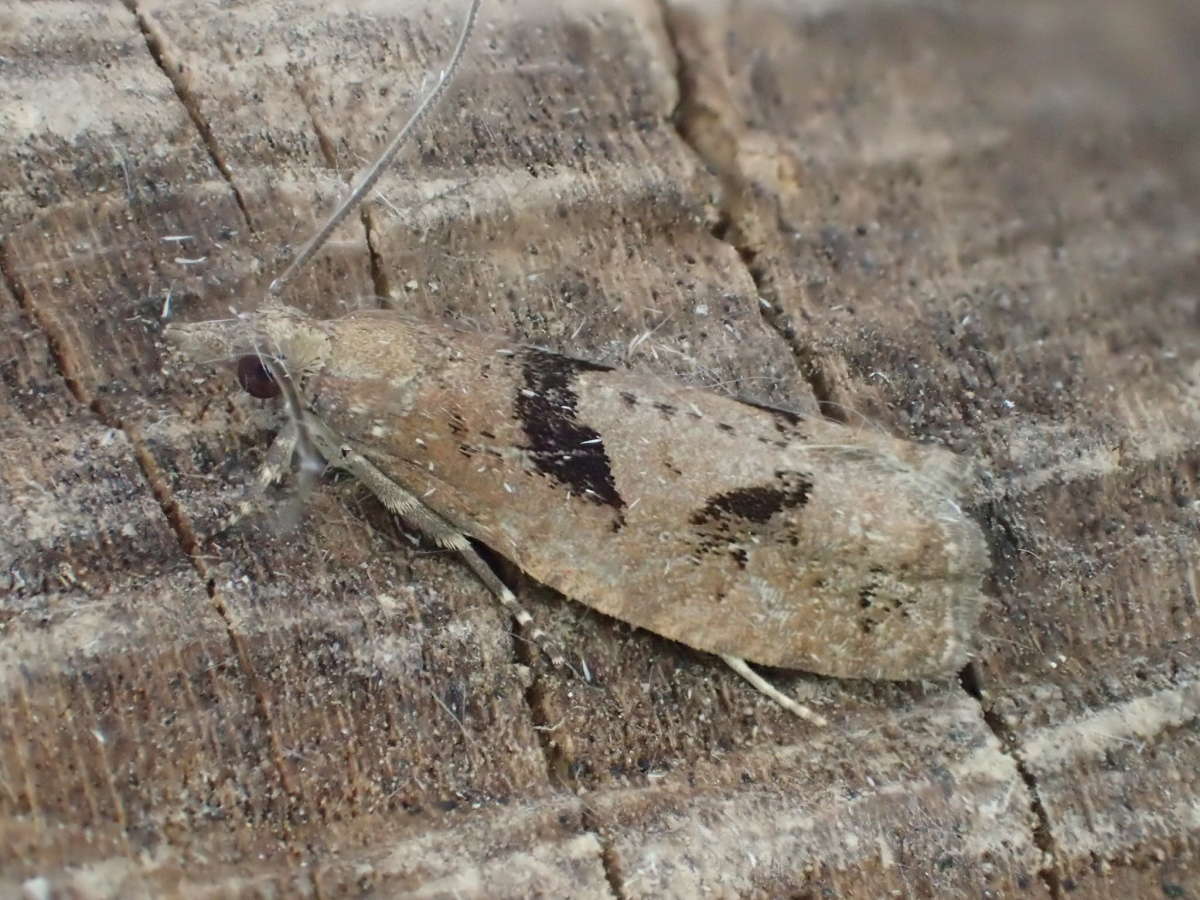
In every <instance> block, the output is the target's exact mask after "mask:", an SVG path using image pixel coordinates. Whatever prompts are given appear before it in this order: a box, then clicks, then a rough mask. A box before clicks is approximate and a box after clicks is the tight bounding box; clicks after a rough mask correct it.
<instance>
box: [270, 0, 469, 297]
mask: <svg viewBox="0 0 1200 900" xmlns="http://www.w3.org/2000/svg"><path fill="white" fill-rule="evenodd" d="M481 2H482V0H471V6H470V7H469V8H468V9H467V17H466V19H465V20H464V21H463V27H462V31H461V33H460V34H459V36H458V43H457V44H456V45H455V47H454V52H453V53H452V54H451V55H450V61H449V62H448V63H447V64H446V67H445V68H444V69H442V70H441V71H440V72H439V73H438V78H437V81H436V82H435V83H434V85H433V87H432V88H431V89H430V91H429V93H427V94H426V95H425V96H424V97H423V98H422V99H421V102H420V103H418V104H417V108H416V109H415V110H413V113H412V115H411V116H409V117H408V121H407V122H405V123H404V127H403V128H401V129H400V130H399V131H398V132H396V134H395V136H394V137H393V138H392V139H391V141H389V142H388V145H387V147H386V148H385V149H384V151H383V153H381V154H380V155H379V158H378V159H376V160H375V162H373V163H371V165H370V166H369V167H368V168H367V169H365V170H364V171H363V172H362V173H361V174H360V175H359V176H358V178H356V179H355V185H354V187H353V189H352V190H351V191H350V193H349V194H348V195H347V196H346V198H345V199H344V200H342V202H341V203H339V204H338V205H337V208H336V209H334V211H333V212H332V213H331V214H330V216H329V218H327V219H326V220H325V224H323V225H322V226H321V227H320V228H319V229H317V232H316V234H314V235H313V236H312V237H311V238H309V239H308V241H306V242H305V244H304V246H303V247H301V248H300V250H299V251H298V252H297V253H296V256H295V257H294V258H293V259H292V261H291V262H290V263H288V266H287V268H286V269H284V270H283V272H282V273H281V274H280V275H279V276H278V277H277V278H276V279H275V280H274V281H272V282H271V285H270V287H268V288H267V296H268V297H275V296H278V295H279V292H280V291H281V290H282V289H283V286H284V284H286V283H287V281H288V280H289V279H290V278H291V277H292V276H293V275H294V274H296V272H297V271H298V270H299V269H300V267H301V266H303V265H304V264H305V263H306V262H308V260H309V259H311V258H312V255H313V254H314V253H316V252H317V251H318V250H320V249H321V247H322V245H323V244H324V243H325V242H326V241H327V240H329V235H330V234H332V233H333V230H334V229H335V228H337V227H338V225H340V224H341V223H342V220H343V219H345V218H346V216H347V215H349V214H350V211H351V210H352V209H353V208H354V207H355V206H357V205H358V203H359V202H360V201H361V200H362V198H363V197H364V196H366V194H367V192H368V191H369V190H371V188H373V187H374V186H375V183H376V182H377V181H379V176H381V175H382V174H383V170H384V169H386V168H387V167H388V165H390V164H391V162H392V160H393V159H395V157H396V154H397V153H398V152H399V151H400V148H401V147H402V146H403V145H404V142H405V141H406V140H408V138H409V136H410V135H411V134H412V132H413V131H414V130H415V129H416V127H417V126H418V125H420V124H421V122H422V121H423V120H424V119H425V117H426V116H428V115H429V113H430V112H431V111H432V110H433V109H434V107H435V106H437V103H438V101H439V100H441V99H442V97H443V96H444V95H445V93H446V88H447V87H449V85H450V80H451V79H452V78H453V77H454V73H455V72H457V71H458V67H459V65H460V64H461V63H462V60H463V55H464V54H465V53H466V49H467V41H469V40H470V38H471V32H472V31H474V30H475V20H476V18H477V17H478V15H479V5H480V3H481Z"/></svg>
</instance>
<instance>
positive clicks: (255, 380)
mask: <svg viewBox="0 0 1200 900" xmlns="http://www.w3.org/2000/svg"><path fill="white" fill-rule="evenodd" d="M237 377H238V383H239V384H240V385H241V386H242V390H244V391H245V392H246V393H247V394H249V395H250V396H251V397H257V398H258V399H259V400H270V399H271V398H272V397H278V396H279V383H278V382H276V381H275V376H273V375H272V374H271V372H270V370H269V369H267V367H266V366H264V365H263V361H262V360H261V359H259V358H258V354H255V353H248V354H246V355H245V356H243V357H242V358H241V359H239V360H238V364H237Z"/></svg>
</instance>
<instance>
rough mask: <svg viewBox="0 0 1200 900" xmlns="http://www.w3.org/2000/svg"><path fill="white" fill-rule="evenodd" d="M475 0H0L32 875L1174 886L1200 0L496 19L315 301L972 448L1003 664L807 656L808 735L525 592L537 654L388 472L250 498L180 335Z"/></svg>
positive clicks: (852, 892)
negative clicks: (905, 680)
mask: <svg viewBox="0 0 1200 900" xmlns="http://www.w3.org/2000/svg"><path fill="white" fill-rule="evenodd" d="M461 13H462V10H461V9H459V5H458V4H447V3H444V2H440V0H439V2H437V3H433V4H415V3H408V2H403V3H395V4H376V3H371V2H363V3H355V4H350V3H343V4H338V5H334V6H328V5H320V4H315V3H305V2H260V3H254V2H251V3H246V4H238V5H234V6H228V7H218V6H213V5H203V6H193V5H189V4H182V3H178V2H157V3H155V2H146V3H136V2H133V0H130V2H129V3H127V4H125V5H120V4H112V3H71V4H64V3H54V2H44V3H33V2H11V3H9V4H7V5H5V6H3V7H0V274H2V278H0V317H2V320H0V321H2V323H3V328H2V329H0V423H2V424H3V425H4V428H3V430H2V431H0V444H2V445H3V446H2V448H0V458H2V459H3V460H4V464H3V466H0V616H2V621H3V631H2V632H0V672H2V673H3V690H4V696H3V698H2V700H0V885H2V887H0V891H3V892H4V893H5V894H17V893H18V892H19V891H20V890H22V889H24V890H25V891H26V893H27V894H28V895H30V896H40V895H42V893H39V892H45V891H51V892H60V893H63V894H66V893H71V892H73V895H75V896H89V897H108V896H114V897H115V896H122V897H126V896H138V895H143V896H161V895H164V894H171V895H183V896H199V895H214V894H216V895H222V896H224V895H230V896H241V895H259V894H280V893H282V894H289V895H290V894H302V895H303V894H311V895H318V896H339V895H342V894H350V893H376V894H380V895H385V896H394V895H409V894H411V895H415V896H457V897H462V896H480V897H483V896H488V897H496V896H534V895H541V896H556V897H558V896H581V897H588V896H596V897H605V896H627V897H638V896H655V897H659V896H678V897H691V896H699V895H701V894H704V895H708V896H818V895H833V896H883V895H886V894H889V893H890V894H895V895H899V896H909V895H914V896H958V895H971V896H978V895H981V894H988V895H992V896H1030V897H1034V896H1062V895H1065V894H1066V893H1068V892H1069V893H1071V896H1073V897H1110V896H1112V897H1118V896H1119V897H1126V896H1160V895H1164V896H1189V895H1190V893H1189V892H1190V891H1192V890H1194V889H1195V887H1196V885H1197V883H1200V863H1198V862H1197V853H1196V847H1197V835H1198V832H1200V819H1198V818H1197V816H1196V812H1195V810H1196V808H1197V797H1198V796H1200V783H1198V779H1197V776H1196V772H1197V771H1200V741H1198V740H1197V727H1196V725H1197V711H1198V709H1200V682H1198V679H1197V668H1198V666H1197V662H1196V660H1197V658H1198V649H1200V648H1198V638H1197V634H1196V632H1197V599H1196V581H1197V562H1196V561H1197V544H1198V540H1200V529H1198V525H1200V520H1198V514H1197V510H1198V509H1200V506H1198V505H1197V485H1196V480H1197V472H1198V469H1200V446H1198V441H1200V439H1198V438H1197V435H1200V427H1198V425H1200V293H1198V290H1197V285H1198V284H1200V149H1198V148H1200V140H1198V138H1200V135H1198V134H1197V131H1198V125H1197V122H1198V120H1197V118H1196V116H1195V103H1196V89H1195V87H1194V86H1195V84H1197V83H1198V82H1200V58H1198V57H1197V56H1196V54H1195V52H1194V47H1195V46H1197V45H1198V44H1200V15H1198V14H1197V13H1196V11H1195V10H1194V8H1193V7H1192V6H1191V5H1189V4H1186V3H1183V2H1178V0H1154V2H1150V3H1144V4H1137V5H1133V4H1123V3H1118V2H1116V0H1090V2H1086V3H1077V4H1067V3H1064V4H1045V3H1041V2H1033V0H1021V2H1015V3H1009V4H987V5H977V4H971V5H966V6H960V5H950V4H945V5H942V4H928V3H925V4H917V3H882V2H865V0H864V2H845V3H809V4H792V5H786V4H771V3H766V2H757V3H746V4H730V5H728V6H727V5H722V4H715V3H714V4H688V3H683V2H678V3H671V2H668V3H664V4H662V5H657V4H653V3H636V2H618V0H609V2H601V3H581V2H572V3H567V4H560V5H549V4H538V3H533V2H529V0H512V2H506V3H503V4H501V3H498V2H497V3H491V2H489V3H485V5H484V11H483V15H482V18H481V22H480V30H479V32H478V33H477V35H476V36H475V39H474V41H473V45H472V51H471V53H470V56H469V58H468V62H467V64H466V65H465V67H464V69H463V71H462V73H461V75H460V77H459V78H458V80H457V82H456V85H455V88H454V90H453V91H452V93H451V95H450V97H449V99H448V100H447V102H446V103H445V105H444V106H443V107H442V108H441V109H440V111H439V112H438V114H437V115H435V117H434V120H433V121H431V123H430V124H429V126H428V128H426V129H425V130H424V131H423V133H422V134H421V136H420V137H419V138H418V140H417V141H416V143H415V145H414V146H413V147H412V148H411V149H410V151H409V152H408V153H407V154H406V157H405V159H404V161H403V162H402V163H401V164H400V165H398V166H397V168H396V169H395V170H394V171H393V172H390V173H389V174H388V176H387V177H386V178H385V180H384V182H383V183H382V185H381V188H380V196H379V197H378V198H376V199H375V200H374V201H373V202H372V203H370V204H369V205H368V206H367V207H366V208H365V209H364V210H363V212H362V215H361V216H353V217H351V219H350V220H349V221H348V222H347V223H346V224H345V225H343V226H342V228H341V229H340V230H339V232H338V233H337V234H336V235H335V238H334V240H333V242H332V243H331V245H330V246H329V247H328V248H327V250H326V251H325V252H323V253H322V254H321V256H320V257H319V259H318V260H316V261H315V263H314V264H313V265H312V266H311V267H310V268H309V269H308V270H307V272H306V273H305V274H303V275H302V276H301V277H300V278H299V279H298V280H297V282H296V283H295V284H294V285H293V286H292V288H291V291H290V293H289V295H288V298H287V300H288V302H289V303H291V304H293V305H296V306H299V307H301V308H303V309H306V310H308V311H310V312H313V313H315V314H320V315H334V314H337V313H338V312H339V311H343V310H346V309H353V308H360V307H369V306H375V305H388V306H394V307H397V308H402V309H406V310H409V311H411V312H413V313H414V314H416V315H421V316H425V317H428V318H432V319H438V320H448V321H454V322H456V323H459V324H460V325H466V326H468V327H474V328H478V329H480V330H483V331H487V332H495V333H502V334H510V335H512V336H514V337H515V338H519V339H522V340H526V341H529V342H533V343H537V344H540V345H543V346H547V347H551V348H553V349H556V350H568V351H570V352H572V353H574V354H576V355H581V356H585V357H588V358H591V359H594V360H596V361H598V362H605V363H614V364H622V365H625V364H628V365H631V366H634V367H638V368H642V369H645V370H648V371H653V372H655V373H656V374H659V375H667V376H670V377H673V378H678V379H680V380H682V381H685V382H687V383H692V384H700V385H704V386H707V387H716V388H719V389H721V390H725V391H728V392H729V393H731V394H737V395H740V396H744V397H747V398H749V399H753V400H756V401H762V402H769V403H772V404H775V405H784V406H790V407H793V408H796V409H800V410H807V411H815V410H818V409H820V410H822V411H823V412H825V414H827V415H830V416H832V417H834V418H837V419H839V420H841V421H845V422H849V423H852V424H854V423H857V424H859V425H860V426H861V427H863V428H878V429H883V430H886V431H888V432H890V433H893V434H896V435H898V436H900V437H905V438H909V439H914V440H923V441H932V442H938V443H941V444H944V445H946V446H949V447H951V448H952V449H954V450H956V451H958V452H960V453H962V454H965V455H967V456H968V457H970V458H971V459H972V460H973V461H974V462H975V463H976V464H977V467H978V471H979V477H978V478H977V479H976V480H975V482H974V484H973V487H972V496H971V497H970V501H971V508H972V514H973V515H975V516H976V517H977V518H978V520H979V521H980V522H981V524H982V525H983V527H984V529H985V531H986V533H987V534H988V538H989V542H990V544H991V548H992V556H993V565H994V571H993V577H992V579H991V582H990V584H989V585H988V593H989V597H990V603H989V607H988V609H987V612H986V613H985V617H984V622H983V625H982V634H981V636H980V649H979V658H978V660H977V661H976V662H975V663H973V664H972V666H971V667H969V668H968V670H967V671H965V672H964V673H963V674H962V677H961V678H960V679H959V680H958V682H956V683H943V684H934V683H929V684H900V685H889V684H880V683H869V682H861V683H860V682H841V681H835V680H828V679H818V678H815V677H811V676H805V675H801V674H795V673H785V672H776V673H772V676H773V677H774V679H775V680H776V681H777V682H778V683H779V684H780V685H781V686H782V687H784V688H785V689H786V690H789V691H791V692H793V693H795V694H797V695H798V696H800V697H801V698H802V699H804V700H805V702H808V703H810V704H812V705H814V706H815V707H817V708H819V709H820V711H821V712H822V713H824V714H826V715H828V716H830V717H831V718H832V719H833V720H834V722H833V724H832V725H831V726H830V727H829V728H827V729H825V730H814V729H813V728H812V727H811V726H808V725H806V724H804V723H802V722H798V721H795V720H793V719H792V718H789V717H788V716H787V714H786V713H784V712H782V711H780V710H777V709H775V708H774V707H773V706H772V705H770V704H769V703H768V702H767V701H765V700H762V699H761V698H759V697H757V696H756V695H754V694H753V693H752V692H750V691H749V690H748V689H747V688H746V687H745V686H744V685H743V684H741V683H740V681H739V680H738V679H736V677H735V676H733V675H731V674H730V673H729V672H727V671H725V670H724V668H723V667H722V666H721V665H720V664H719V663H718V662H717V661H715V660H713V659H712V658H710V657H707V656H705V655H703V654H697V653H692V652H690V651H688V650H686V649H684V648H682V647H680V646H678V645H675V644H672V643H670V642H668V641H665V640H662V639H659V638H656V637H655V636H653V635H650V634H647V633H643V632H634V631H632V630H631V629H629V628H627V627H625V626H622V625H619V624H617V623H615V622H613V621H611V620H608V619H606V618H604V617H602V616H600V615H598V614H595V613H592V612H591V611H589V610H587V609H585V608H582V607H580V606H578V605H577V604H572V603H570V602H568V601H566V600H564V599H563V598H561V597H558V596H555V595H552V594H551V593H550V592H548V591H545V590H544V589H541V588H538V587H537V586H536V585H532V584H528V583H525V584H524V585H523V589H522V594H523V599H524V601H525V602H526V603H527V604H528V605H529V606H530V607H531V608H532V609H533V610H534V612H535V614H536V615H537V618H538V620H539V623H540V624H541V625H542V626H543V627H544V628H546V630H547V631H549V632H550V633H551V635H552V636H553V637H554V639H555V640H556V641H557V642H558V643H560V644H561V645H562V646H564V647H566V648H568V649H569V651H570V657H571V661H572V665H573V666H574V668H575V670H576V671H575V672H574V673H570V672H567V673H557V672H552V671H548V670H547V669H546V667H545V666H544V664H543V663H542V662H541V661H540V660H538V659H537V658H536V657H535V655H534V654H533V653H531V652H530V650H529V648H528V646H527V645H526V643H525V642H524V641H523V640H521V638H520V636H519V635H513V634H512V623H511V622H510V621H508V620H507V619H506V618H505V617H504V616H503V615H502V614H501V612H500V611H499V610H498V609H497V608H496V605H495V604H494V603H493V602H492V601H491V600H490V598H489V597H488V596H487V594H486V592H485V591H484V590H483V588H481V587H480V586H479V585H477V584H476V583H475V582H474V581H473V580H472V579H471V577H470V576H469V574H468V573H467V572H466V571H465V570H464V569H463V568H462V567H461V566H460V565H459V564H458V563H457V562H456V561H455V560H454V559H453V557H450V556H446V555H443V554H439V553H436V552H433V551H431V550H430V549H429V548H425V547H419V546H414V545H413V543H412V542H411V541H410V540H408V539H407V538H406V537H405V536H403V535H400V534H398V533H397V532H396V531H395V529H394V528H393V527H392V526H391V523H389V522H388V521H387V519H386V517H385V516H383V515H381V514H380V511H379V510H378V508H376V507H375V506H374V505H373V504H372V503H371V502H369V501H368V500H367V498H366V497H364V495H363V494H362V493H361V492H359V491H357V490H356V489H355V488H354V486H353V485H352V484H347V483H344V482H342V483H331V484H328V485H325V486H323V487H322V488H321V489H320V490H318V491H317V492H316V493H315V494H314V495H313V496H312V497H310V498H309V499H308V500H307V502H306V503H305V504H304V506H303V509H302V514H301V512H298V507H297V505H296V503H295V502H294V500H293V499H291V498H289V497H287V496H286V495H284V496H279V497H277V498H276V501H275V502H274V503H272V504H268V505H266V506H264V508H263V509H262V510H261V512H260V513H259V514H258V515H257V516H255V517H252V518H250V519H245V520H242V521H241V522H239V523H237V524H235V525H233V526H232V527H225V526H224V523H225V522H226V520H227V518H228V516H229V515H230V513H232V512H233V511H234V508H235V506H236V503H237V502H238V501H239V500H240V499H241V496H242V492H243V490H244V488H245V486H246V484H247V483H248V482H249V481H250V480H251V479H252V478H253V475H254V472H255V469H256V466H257V464H258V462H259V461H260V460H261V454H262V452H263V450H264V449H265V447H266V443H267V439H268V438H269V430H268V427H267V422H266V420H265V419H264V418H263V414H262V413H261V412H260V411H259V410H258V408H257V406H256V403H255V402H254V401H252V400H251V399H250V398H247V397H244V396H242V395H240V394H239V392H238V391H237V390H236V384H235V382H234V380H233V379H232V377H231V375H230V373H229V372H228V371H223V370H220V369H218V370H217V371H215V372H199V371H178V370H175V369H169V368H167V367H166V366H165V364H164V359H163V356H162V346H161V342H160V339H159V338H160V333H161V328H162V325H163V321H164V313H166V314H167V315H169V317H171V318H174V319H175V320H181V321H192V320H199V319H204V318H211V317H214V316H223V315H228V314H229V310H230V308H233V309H240V310H246V309H252V308H254V307H255V306H256V305H257V303H258V302H259V298H260V297H261V294H262V290H263V287H264V286H265V284H266V283H267V282H268V281H269V280H270V278H271V277H272V276H273V275H274V274H276V273H277V272H278V270H279V268H280V267H281V265H282V264H283V263H284V262H285V261H286V258H287V254H288V252H289V248H290V247H293V246H295V245H297V244H299V243H300V242H301V241H302V240H303V239H304V238H305V237H306V236H307V234H308V231H309V230H310V229H311V227H312V224H313V222H314V219H315V218H316V217H317V216H318V215H319V214H320V211H321V210H323V209H325V208H326V207H327V206H328V205H329V204H330V203H331V202H332V201H333V199H334V198H335V197H336V196H337V195H338V193H339V192H340V191H342V190H344V186H345V183H346V181H347V179H348V178H350V177H352V175H353V173H354V172H355V171H356V170H357V169H358V168H359V167H360V166H361V165H363V164H364V162H365V161H366V160H368V159H369V158H371V157H372V156H373V155H374V153H375V152H376V148H377V147H378V146H379V144H380V142H381V141H382V140H383V139H384V138H385V136H386V135H387V134H388V133H389V131H390V130H391V129H392V128H394V127H395V126H396V125H397V124H398V122H399V120H400V119H401V118H402V117H403V116H404V115H405V112H406V110H407V108H408V105H409V102H410V101H411V100H412V98H413V97H415V96H416V94H417V93H418V92H419V90H420V87H421V84H422V81H423V79H426V78H428V77H429V73H430V72H431V71H433V70H435V69H436V68H437V67H438V66H439V65H440V64H441V62H442V60H444V59H445V57H446V55H447V54H448V52H449V48H450V46H451V45H452V43H453V40H454V36H455V33H456V28H457V21H458V18H459V16H460V15H461ZM505 574H506V577H509V578H510V580H514V581H516V582H518V583H520V581H521V579H520V576H519V573H515V572H506V573H505Z"/></svg>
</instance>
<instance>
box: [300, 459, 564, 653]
mask: <svg viewBox="0 0 1200 900" xmlns="http://www.w3.org/2000/svg"><path fill="white" fill-rule="evenodd" d="M320 443H321V441H319V440H318V444H320ZM322 452H323V453H324V452H326V448H322ZM327 458H330V462H331V464H333V465H336V466H337V467H338V468H339V469H344V470H345V471H347V472H349V473H350V474H351V475H353V476H354V477H355V478H357V479H358V480H359V481H360V482H362V483H363V484H364V485H366V487H367V488H368V489H369V490H370V491H371V493H373V494H374V495H375V496H376V497H378V498H379V500H380V502H381V503H383V505H384V506H385V507H386V508H387V509H388V511H390V512H392V513H395V514H396V515H397V516H399V517H400V518H401V519H402V520H404V522H405V523H406V524H407V525H408V526H409V527H410V528H415V529H416V530H417V531H419V532H421V533H422V534H423V535H425V536H426V537H427V538H429V539H430V540H431V541H433V542H434V543H435V544H437V545H438V546H439V547H444V548H446V549H447V550H454V551H456V552H457V553H458V555H459V556H460V557H462V560H463V562H465V563H466V564H467V566H468V567H469V568H470V569H471V571H472V572H474V573H475V576H476V577H477V578H478V579H479V580H480V581H482V582H483V584H484V586H485V587H486V588H487V589H488V590H489V591H491V592H492V594H494V595H495V597H496V599H497V600H499V601H500V605H501V606H503V607H504V608H505V609H506V610H508V612H509V614H510V615H512V617H513V618H514V619H516V620H517V624H518V625H520V626H521V627H522V628H525V629H529V639H530V640H531V641H533V643H534V644H536V645H537V647H538V649H540V650H541V651H542V652H543V653H544V654H546V656H547V657H548V658H549V660H550V663H551V665H553V666H555V667H556V668H558V667H561V666H562V665H563V664H564V660H563V657H562V654H561V653H559V651H558V650H557V648H555V647H554V646H553V645H552V644H551V642H550V639H549V636H548V635H547V634H546V633H545V632H544V631H542V629H540V628H538V627H536V626H534V624H533V616H531V615H530V614H529V611H528V610H526V609H525V608H524V607H523V606H521V604H520V603H519V602H518V600H517V598H516V595H514V594H513V592H512V591H510V590H509V589H508V587H507V585H505V584H504V582H503V581H501V580H500V579H499V578H498V577H497V576H496V573H495V572H494V571H492V567H491V566H489V565H488V564H487V562H485V561H484V559H483V557H481V556H480V555H479V553H478V552H476V550H475V548H474V547H473V546H472V545H471V542H470V541H469V540H468V539H467V536H466V535H465V534H463V533H462V532H461V531H459V530H458V529H457V528H455V527H454V526H453V525H452V524H450V523H449V522H447V521H446V520H445V519H443V518H442V517H441V516H439V515H438V514H437V513H435V512H434V511H433V510H431V509H430V508H429V507H427V506H426V505H425V504H423V503H422V502H421V501H420V499H419V498H418V497H417V496H416V495H415V494H413V493H411V492H410V491H407V490H405V489H404V488H403V487H402V486H401V485H399V484H397V483H396V482H395V481H393V480H392V479H391V478H389V477H388V476H387V475H386V474H385V473H384V472H382V471H381V470H380V469H379V468H378V467H376V465H375V464H374V463H372V462H371V461H370V460H369V459H367V458H366V457H365V456H363V455H362V454H361V453H358V452H357V451H356V450H353V449H352V448H350V447H344V446H343V447H340V448H338V449H337V451H336V452H335V453H332V454H329V455H328V456H327Z"/></svg>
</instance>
